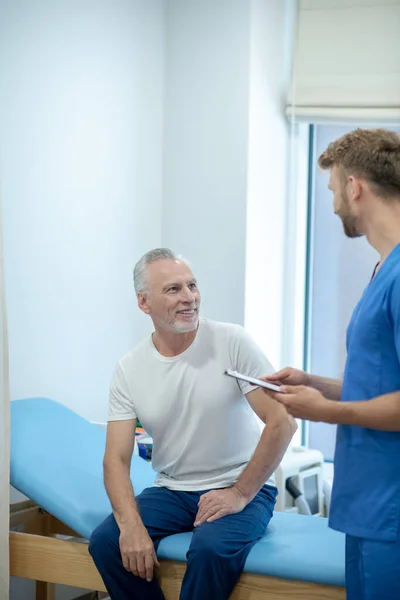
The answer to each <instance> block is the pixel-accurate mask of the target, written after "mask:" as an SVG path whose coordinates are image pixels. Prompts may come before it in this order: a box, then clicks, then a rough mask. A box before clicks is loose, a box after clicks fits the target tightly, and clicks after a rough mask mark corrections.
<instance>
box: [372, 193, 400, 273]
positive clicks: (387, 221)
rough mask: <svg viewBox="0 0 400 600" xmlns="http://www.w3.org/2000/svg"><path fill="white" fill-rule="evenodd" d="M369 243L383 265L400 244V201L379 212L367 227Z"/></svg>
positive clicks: (386, 206)
mask: <svg viewBox="0 0 400 600" xmlns="http://www.w3.org/2000/svg"><path fill="white" fill-rule="evenodd" d="M365 235H366V237H367V240H368V242H369V243H370V244H371V246H372V247H373V248H375V250H376V251H377V252H378V254H379V256H380V263H382V262H383V261H384V260H385V259H386V258H387V257H388V256H389V254H390V253H391V252H392V250H393V249H394V248H395V247H396V246H397V245H398V244H399V243H400V200H397V201H396V200H394V201H393V203H390V204H389V203H388V204H387V205H385V208H384V209H383V210H382V207H381V210H379V211H377V213H376V214H375V215H374V218H372V219H371V221H370V223H369V224H368V225H367V227H366V231H365Z"/></svg>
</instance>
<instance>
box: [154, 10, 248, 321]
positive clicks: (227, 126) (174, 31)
mask: <svg viewBox="0 0 400 600" xmlns="http://www.w3.org/2000/svg"><path fill="white" fill-rule="evenodd" d="M249 7H250V3H249V2H244V1H243V0H218V2H215V0H202V2H199V0H169V1H168V3H167V49H166V89H165V113H164V115H165V139H164V151H165V163H164V201H163V225H162V240H163V244H165V245H167V246H171V247H173V248H174V249H176V251H178V252H181V253H183V254H186V255H187V257H188V258H189V260H190V261H191V262H192V266H193V269H194V271H195V274H196V276H197V278H198V280H199V284H200V289H201V292H202V296H203V309H202V312H203V314H204V315H206V316H208V317H211V318H214V319H220V320H224V321H232V322H236V323H241V324H243V322H244V284H245V253H246V191H247V145H248V102H249V48H250V41H249V35H250V8H249Z"/></svg>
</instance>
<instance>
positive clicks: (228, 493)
mask: <svg viewBox="0 0 400 600" xmlns="http://www.w3.org/2000/svg"><path fill="white" fill-rule="evenodd" d="M246 504H247V501H246V498H245V497H244V496H243V494H242V493H241V492H240V491H239V490H238V489H237V488H236V487H235V486H233V487H231V488H224V489H221V490H212V491H211V492H207V493H206V494H203V495H202V496H201V498H200V501H199V504H198V507H199V510H198V512H197V515H196V519H195V521H194V526H195V527H197V526H198V525H201V524H202V523H204V522H205V521H207V522H208V523H211V522H212V521H216V520H217V519H220V518H221V517H225V516H226V515H231V514H234V513H238V512H240V511H242V510H243V509H244V507H245V506H246Z"/></svg>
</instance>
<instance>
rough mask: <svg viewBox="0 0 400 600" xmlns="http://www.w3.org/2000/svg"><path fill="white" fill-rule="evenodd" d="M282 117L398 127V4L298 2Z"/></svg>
mask: <svg viewBox="0 0 400 600" xmlns="http://www.w3.org/2000/svg"><path fill="white" fill-rule="evenodd" d="M293 65H294V66H293V74H292V85H291V91H290V97H289V102H288V106H287V114H288V116H290V117H292V118H296V119H298V120H303V121H308V122H314V123H318V122H335V121H336V122H342V123H344V122H355V121H357V122H359V123H360V124H362V123H364V122H377V123H393V124H396V123H399V122H400V0H392V1H390V0H299V9H298V22H297V37H296V41H295V44H294V61H293Z"/></svg>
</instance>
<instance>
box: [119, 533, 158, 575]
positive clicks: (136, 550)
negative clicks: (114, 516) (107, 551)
mask: <svg viewBox="0 0 400 600" xmlns="http://www.w3.org/2000/svg"><path fill="white" fill-rule="evenodd" d="M119 547H120V550H121V556H122V562H123V565H124V567H125V569H126V570H127V571H131V572H132V573H133V574H134V575H137V576H139V577H142V579H146V580H147V581H151V580H152V579H153V571H154V567H159V566H160V564H159V562H158V560H157V556H156V552H155V550H154V544H153V541H152V539H151V537H150V536H149V534H148V533H147V529H146V528H145V526H144V525H142V524H136V525H131V524H127V525H124V526H122V527H121V528H120V536H119Z"/></svg>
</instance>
